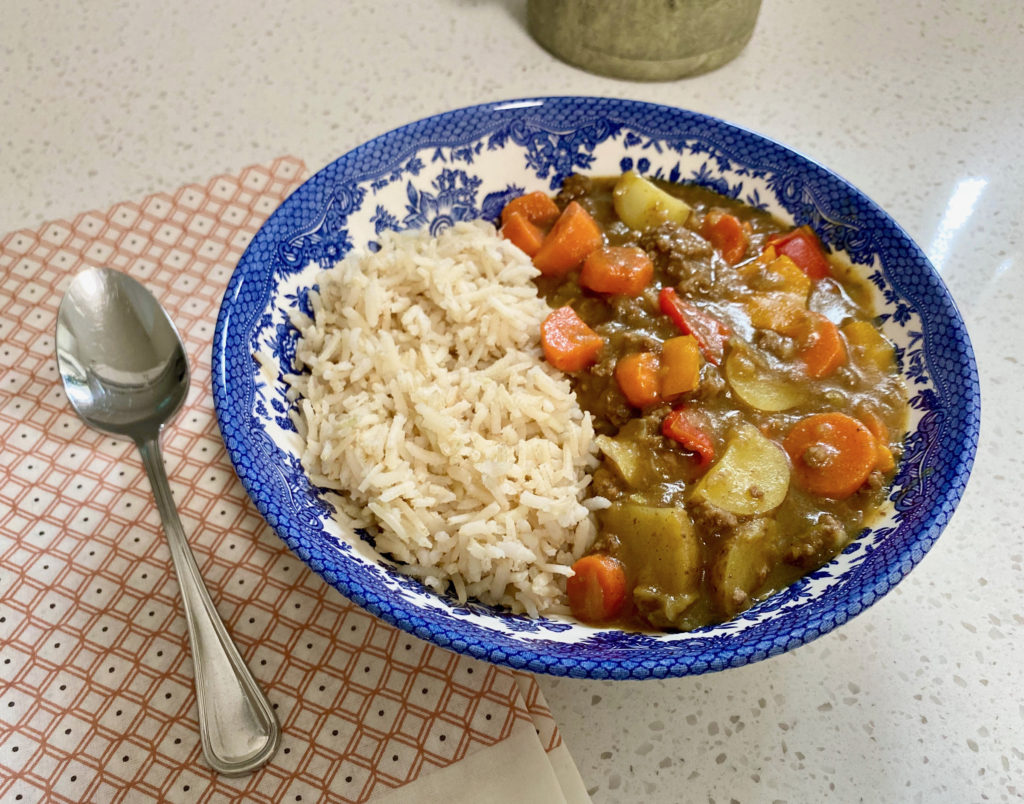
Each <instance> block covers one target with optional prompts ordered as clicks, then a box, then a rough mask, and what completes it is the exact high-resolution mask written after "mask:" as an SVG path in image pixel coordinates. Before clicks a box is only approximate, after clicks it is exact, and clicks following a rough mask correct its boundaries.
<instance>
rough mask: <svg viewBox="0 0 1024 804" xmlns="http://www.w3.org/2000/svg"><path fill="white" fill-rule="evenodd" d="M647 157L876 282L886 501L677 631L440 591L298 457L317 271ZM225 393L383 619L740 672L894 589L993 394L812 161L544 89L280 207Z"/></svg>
mask: <svg viewBox="0 0 1024 804" xmlns="http://www.w3.org/2000/svg"><path fill="white" fill-rule="evenodd" d="M630 168H636V169H637V170H639V171H640V172H641V173H644V174H649V175H654V176H658V177H661V178H664V179H669V180H672V181H682V182H695V183H697V184H701V185H704V186H707V187H710V188H712V189H714V190H717V191H718V192H720V193H723V194H725V195H728V196H730V197H732V198H737V199H739V200H741V201H744V202H746V203H748V204H752V205H754V206H757V207H760V208H762V209H766V210H769V211H771V212H772V213H774V214H775V215H777V216H778V217H780V218H781V219H783V220H786V221H789V222H791V223H793V224H795V225H802V224H810V225H811V226H812V227H813V228H814V229H815V231H816V232H817V233H818V234H819V236H820V237H821V239H822V241H823V242H824V243H825V244H826V245H827V247H828V248H829V249H830V250H831V251H833V252H836V253H838V254H840V255H841V257H842V258H845V259H846V260H848V261H849V262H850V263H852V264H853V266H854V267H855V269H856V270H857V271H858V272H859V273H860V274H861V275H862V276H863V277H866V278H868V279H869V280H870V282H871V283H872V285H873V287H874V289H875V295H876V305H877V309H878V310H879V311H880V316H879V321H880V323H881V326H882V328H883V331H884V332H885V334H886V335H887V336H888V337H889V338H890V339H891V340H892V341H893V342H894V343H895V344H896V346H897V356H898V359H899V363H900V366H901V370H902V372H903V374H904V376H905V377H906V381H907V385H908V387H909V389H910V397H911V399H910V402H911V416H910V419H911V421H910V431H909V432H908V433H907V435H906V438H905V440H904V444H905V456H904V459H903V461H902V462H901V464H900V467H899V471H898V474H897V478H896V481H895V484H894V487H893V489H892V493H891V494H890V497H889V501H888V503H887V506H886V515H885V516H884V517H883V518H882V519H881V520H879V521H878V522H876V523H875V526H874V527H872V528H870V529H867V530H865V531H864V532H863V533H862V534H861V535H860V537H859V538H858V539H856V540H855V541H854V542H852V543H851V544H850V545H849V546H848V547H847V548H846V549H845V550H844V551H843V552H842V553H841V554H840V555H839V556H838V557H837V558H836V559H835V560H833V561H832V562H830V563H829V564H827V565H826V566H824V567H822V568H821V569H820V570H818V571H816V572H813V573H811V574H810V575H808V576H806V577H804V578H803V579H801V580H800V581H798V582H796V583H795V584H793V585H792V586H791V587H789V588H788V589H785V590H783V591H781V592H780V593H778V594H776V595H774V596H772V597H770V598H768V599H766V600H764V601H762V602H761V603H759V604H757V605H756V606H754V607H753V608H751V609H749V610H748V611H746V612H743V613H742V614H741V615H740V616H739V617H737V618H736V619H734V620H732V621H730V622H727V623H724V624H721V625H716V626H711V627H707V628H702V629H700V630H697V631H694V632H692V633H686V634H647V633H629V632H623V631H620V630H616V629H609V628H594V627H590V626H585V625H581V624H580V623H577V622H575V621H573V620H571V619H570V618H561V617H545V618H539V619H530V618H527V617H523V616H519V615H512V614H510V613H508V612H502V611H497V610H494V609H492V608H489V607H486V606H482V605H479V604H474V603H472V602H470V603H468V604H463V605H460V604H459V603H458V602H457V601H455V600H454V599H446V598H442V597H438V596H437V595H434V594H432V593H430V592H428V591H426V590H425V589H424V587H423V586H422V585H421V584H420V583H419V582H418V581H415V580H413V579H411V578H408V577H406V576H404V575H402V573H401V572H400V571H398V570H397V569H396V568H395V567H394V565H393V564H392V563H391V562H390V561H388V560H387V559H385V558H382V557H381V556H380V555H378V554H377V553H376V552H375V551H374V549H373V540H372V538H371V537H370V536H369V534H367V533H366V532H365V531H361V530H359V529H357V528H356V527H355V526H354V525H353V524H352V523H351V522H350V521H349V520H348V519H347V517H345V516H344V514H343V513H341V511H340V510H338V507H337V505H336V503H337V501H338V500H337V498H336V497H334V496H333V494H332V493H330V492H326V491H323V490H321V489H318V488H316V487H314V486H312V485H311V484H310V482H309V480H308V479H307V477H306V475H305V473H304V471H303V469H302V466H301V464H300V462H299V459H298V454H299V449H300V447H299V441H298V435H297V434H296V432H295V429H294V427H293V425H292V423H291V419H290V418H289V409H290V406H291V403H290V402H289V401H288V399H287V397H286V390H287V383H286V381H285V380H284V374H285V373H287V372H289V371H290V370H291V360H292V357H293V355H294V351H295V342H296V337H297V333H296V331H295V330H294V329H293V328H292V326H291V325H290V323H289V311H291V310H296V309H297V310H307V309H308V306H307V305H308V299H307V296H308V291H309V289H310V288H311V287H312V286H313V285H314V284H315V282H316V276H317V273H318V271H319V270H320V269H321V268H323V267H326V266H329V265H330V264H332V263H333V262H335V261H336V260H338V259H339V258H340V257H342V256H343V255H344V254H345V253H347V252H348V251H349V250H350V249H352V248H353V247H356V246H358V247H365V248H373V247H374V244H375V242H376V238H377V236H378V235H379V233H380V232H381V231H383V230H385V229H409V228H417V229H419V228H425V229H429V230H430V231H432V232H439V231H442V230H443V229H445V228H446V227H448V226H451V225H452V223H454V222H455V221H460V220H467V219H473V218H479V217H483V218H488V219H492V220H493V219H495V218H496V217H497V215H498V213H499V212H500V210H501V208H502V206H503V205H504V204H505V202H506V201H507V200H508V199H509V198H511V197H513V196H515V195H519V194H521V193H523V192H528V191H531V190H537V189H542V190H545V191H554V190H556V189H557V188H558V187H559V186H560V184H561V182H562V180H563V179H564V178H565V176H567V175H568V174H570V173H573V172H584V173H589V174H591V175H612V174H616V173H619V172H621V171H624V170H627V169H630ZM213 385H214V387H213V391H214V404H215V406H216V409H217V416H218V421H219V424H220V428H221V433H222V435H223V437H224V442H225V444H226V446H227V450H228V454H229V455H230V457H231V460H232V462H233V463H234V466H235V469H236V471H237V473H238V476H239V477H240V478H241V480H242V483H243V485H244V486H245V489H246V491H247V492H248V494H249V495H250V497H251V498H252V499H253V501H254V502H255V504H256V506H257V508H258V509H259V511H260V512H261V514H262V515H263V516H264V517H265V518H266V520H267V522H269V523H270V525H271V526H272V527H273V528H274V529H275V530H276V532H277V533H278V534H279V536H280V537H281V538H282V539H283V540H284V541H285V543H286V544H287V545H288V546H289V547H290V548H291V549H292V550H293V551H294V552H295V553H296V554H297V555H298V556H299V557H300V558H301V559H302V560H303V561H304V562H306V563H307V564H308V565H309V566H310V567H311V568H312V569H313V570H315V571H316V572H317V573H319V574H320V575H321V576H322V577H323V579H324V580H325V581H326V582H327V583H329V584H331V585H332V586H333V587H334V588H336V589H337V590H338V591H340V592H341V593H342V594H344V595H346V596H347V597H349V598H350V599H352V600H353V601H354V602H355V603H357V604H358V605H360V606H362V607H364V608H365V609H367V610H368V611H370V612H371V613H373V614H374V615H376V616H378V617H380V618H382V619H384V620H386V621H387V622H389V623H391V624H393V625H395V626H397V627H398V628H401V629H403V630H405V631H407V632H409V633H411V634H415V635H416V636H419V637H421V638H423V639H426V640H429V641H431V642H433V643H435V644H437V645H441V646H443V647H446V648H450V649H451V650H455V651H458V652H461V653H465V654H469V655H471V656H475V657H477V658H480V659H484V660H487V661H491V662H496V663H498V664H503V665H508V666H511V667H515V668H523V669H527V670H530V671H534V672H543V673H552V674H556V675H566V676H574V677H589V678H615V679H625V678H631V679H642V678H656V677H669V676H682V675H688V674H696V673H704V672H708V671H712V670H720V669H724V668H727V667H737V666H740V665H744V664H747V663H749V662H753V661H757V660H759V659H764V658H767V657H769V656H773V655H776V654H778V653H781V652H783V651H786V650H790V649H792V648H794V647H797V646H799V645H802V644H804V643H806V642H809V641H810V640H812V639H814V638H816V637H818V636H820V635H822V634H824V633H827V632H828V631H830V630H832V629H833V628H835V627H836V626H838V625H841V624H842V623H844V622H846V621H847V620H849V619H850V618H851V617H853V616H854V615H856V614H858V613H859V612H861V611H863V610H864V609H865V608H867V607H868V606H870V605H871V604H872V603H874V602H875V601H877V600H878V599H879V598H881V597H882V596H883V595H885V594H886V592H888V591H889V590H890V589H892V588H893V586H895V585H896V584H897V583H898V582H899V581H900V580H901V579H902V578H903V577H904V576H905V575H906V574H907V573H908V572H909V571H910V570H911V569H912V568H913V567H914V565H916V564H917V563H918V562H919V561H920V560H921V558H922V557H923V556H924V554H925V552H927V550H928V549H929V548H930V547H931V545H932V544H933V543H934V542H935V540H936V539H937V538H938V536H939V534H940V533H941V532H942V530H943V528H944V527H945V526H946V524H947V523H948V522H949V519H950V517H951V515H952V514H953V510H954V509H955V507H956V505H957V503H958V502H959V500H960V497H961V495H962V493H963V490H964V487H965V485H966V483H967V478H968V476H969V474H970V471H971V467H972V465H973V461H974V454H975V450H976V447H977V439H978V426H979V418H980V395H979V388H978V376H977V368H976V365H975V361H974V354H973V351H972V348H971V343H970V340H969V338H968V335H967V332H966V330H965V328H964V324H963V320H962V319H961V317H960V314H959V312H958V311H957V309H956V306H955V304H954V303H953V301H952V299H951V298H950V296H949V293H948V291H947V290H946V288H945V286H944V285H943V283H942V280H941V279H940V278H939V276H938V274H937V273H936V271H935V270H934V269H933V267H932V266H931V265H930V264H929V262H928V260H927V258H926V257H925V256H924V254H923V253H922V252H921V250H920V249H919V248H918V247H917V246H916V245H915V244H914V243H913V242H912V241H911V239H910V238H909V237H908V236H907V234H906V233H905V232H904V231H903V230H902V229H901V228H900V227H899V226H898V225H897V224H896V223H895V222H894V221H893V220H892V219H891V218H890V217H889V216H888V215H886V214H885V212H883V211H882V210H881V209H879V208H878V206H877V205H875V204H874V203H873V202H872V201H870V200H869V199H867V198H866V197H864V195H863V194H861V193H860V192H859V191H857V190H856V189H855V188H853V187H851V186H850V185H849V184H848V183H846V182H845V181H843V180H842V179H840V178H839V177H837V176H836V175H835V174H833V173H831V172H829V171H828V170H826V169H825V168H823V167H821V166H820V165H818V164H816V163H814V162H813V161H810V160H808V159H807V158H805V157H803V156H801V155H799V154H796V153H794V152H793V151H791V150H789V149H787V148H785V147H783V146H782V145H779V144H778V143H775V142H773V141H771V140H768V139H766V138H764V137H762V136H759V135H757V134H753V133H751V132H748V131H745V130H743V129H740V128H738V127H736V126H733V125H730V124H728V123H725V122H722V121H720V120H716V119H713V118H710V117H706V116H704V115H700V114H696V113H694V112H689V111H684V110H681V109H675V108H670V107H666V106H658V105H654V104H649V103H642V102H637V101H630V100H618V99H610V98H579V97H562V98H535V99H522V100H515V101H508V102H503V103H490V104H485V105H480V106H474V107H469V108H465V109H458V110H455V111H451V112H446V113H444V114H441V115H437V116H436V117H431V118H428V119H425V120H420V121H418V122H415V123H411V124H409V125H407V126H404V127H402V128H399V129H396V130H394V131H391V132H389V133H387V134H384V135H382V136H380V137H377V138H376V139H373V140H371V141H369V142H367V143H365V144H363V145H361V146H359V147H358V148H355V149H354V150H352V151H350V152H349V153H347V154H345V155H344V156H342V157H340V158H339V159H338V160H336V161H335V162H333V163H332V164H330V165H328V166H327V167H325V168H324V169H323V170H321V171H320V172H319V173H317V174H316V175H315V176H313V177H312V178H311V179H310V180H309V181H307V182H306V183H305V184H304V185H302V187H300V188H299V189H298V190H297V191H296V192H295V193H294V194H293V195H292V196H291V197H289V198H288V199H287V200H286V201H285V202H284V203H283V204H282V205H281V206H280V207H279V208H278V209H277V210H276V211H275V212H274V213H273V214H272V215H271V216H270V218H269V219H268V220H267V222H266V223H265V224H264V225H263V227H262V228H261V229H260V231H259V232H258V234H257V235H256V237H255V238H254V240H253V241H252V243H251V244H250V245H249V247H248V249H247V250H246V252H245V254H244V255H243V257H242V259H241V261H240V262H239V264H238V266H237V268H236V270H235V272H234V274H233V276H232V277H231V281H230V283H229V285H228V289H227V292H226V294H225V296H224V300H223V303H222V305H221V309H220V314H219V316H218V320H217V328H216V333H215V335H214V349H213Z"/></svg>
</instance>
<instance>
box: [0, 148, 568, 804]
mask: <svg viewBox="0 0 1024 804" xmlns="http://www.w3.org/2000/svg"><path fill="white" fill-rule="evenodd" d="M305 173H306V171H305V167H304V166H303V164H302V162H300V161H299V160H297V159H295V158H291V157H284V158H281V159H278V160H276V161H275V162H273V163H272V164H270V165H266V166H256V167H252V168H249V169H247V170H244V171H243V172H242V173H241V174H239V175H238V176H220V177H217V178H215V179H213V180H212V181H210V182H208V183H207V184H206V185H205V186H200V185H190V186H186V187H183V188H181V189H180V190H178V191H177V192H175V193H171V194H163V193H161V194H157V195H153V196H150V197H149V198H146V199H145V200H144V201H142V202H141V203H123V204H118V205H117V206H115V207H113V208H112V209H110V210H109V211H108V212H106V213H102V212H87V213H84V214H82V215H79V216H78V217H77V218H75V219H74V221H72V222H66V221H55V222H52V223H49V224H47V225H45V226H43V227H41V228H39V229H38V230H37V231H29V230H23V231H18V232H14V233H12V234H10V235H8V236H6V237H5V238H4V239H3V240H2V241H0V277H2V279H0V344H2V345H0V800H2V801H12V802H13V801H22V802H31V801H60V800H69V801H76V802H77V801H89V802H106V801H131V802H145V801H168V802H174V801H181V802H207V801H211V802H212V801H226V800H248V801H268V802H270V801H273V802H292V801H295V802H298V801H302V802H314V801H339V802H340V801H385V802H392V801H395V802H398V801H402V802H404V801H417V802H420V801H424V802H429V801H446V802H458V801H472V802H478V801H487V802H500V801H515V802H520V801H538V802H558V801H569V802H577V801H586V800H588V797H587V794H586V791H585V789H584V787H583V783H582V780H581V779H580V776H579V773H578V772H577V770H576V767H575V765H574V764H573V761H572V759H571V757H570V755H569V753H568V751H567V750H566V749H565V746H564V745H563V743H562V740H561V737H560V736H559V733H558V729H557V728H556V726H555V723H554V721H553V719H552V718H551V714H550V712H549V711H548V708H547V705H546V704H545V702H544V700H543V697H542V696H541V693H540V690H539V688H538V687H537V684H536V682H535V681H534V680H533V678H532V677H531V676H529V675H527V674H523V673H517V672H513V671H510V670H506V669H503V668H498V667H494V666H492V665H488V664H484V663H481V662H478V661H475V660H473V659H471V658H468V657H464V656H459V655H457V654H454V653H450V652H448V651H445V650H442V649H440V648H437V647H434V646H432V645H430V644H428V643H426V642H423V641H421V640H419V639H417V638H415V637H412V636H409V635H407V634H405V633H402V632H400V631H398V630H396V629H394V628H392V627H390V626H388V625H386V624H384V623H382V622H380V621H379V620H376V619H375V618H373V617H372V616H370V615H369V614H367V613H366V612H364V611H363V610H362V609H359V608H358V607H356V606H354V605H352V604H350V603H349V602H348V601H347V600H346V599H345V598H343V597H342V596H341V595H340V594H338V593H337V592H336V591H334V590H333V589H331V588H330V587H328V586H327V585H326V584H325V583H324V582H323V581H321V580H320V579H319V578H318V577H317V576H316V575H315V574H313V573H312V572H311V571H309V570H308V569H307V568H306V567H305V565H304V564H303V563H302V562H301V561H299V559H298V558H296V557H295V556H294V555H292V554H291V553H290V552H289V551H288V549H287V548H286V547H285V546H284V545H283V544H282V543H281V542H280V541H279V540H278V539H277V537H276V536H275V535H274V534H273V532H272V531H271V530H270V528H269V527H268V526H267V525H266V523H265V522H264V521H263V520H262V518H261V517H260V516H259V514H258V512H257V511H256V509H255V507H254V506H253V505H252V503H251V502H250V501H249V499H248V498H247V496H246V495H245V493H244V490H243V489H242V487H241V484H240V483H239V482H238V480H237V478H236V477H235V474H234V472H233V470H232V467H231V464H230V461H229V460H228V458H227V455H226V453H225V451H224V447H223V444H222V443H221V441H220V434H219V431H218V429H217V424H216V418H215V415H214V410H213V398H212V391H211V386H210V351H211V343H212V338H213V330H214V325H215V321H216V316H217V310H218V308H219V305H220V299H221V295H222V293H223V290H224V288H225V286H226V284H227V281H228V278H229V277H230V275H231V272H232V270H233V269H234V266H235V264H236V263H237V262H238V259H239V258H240V257H241V254H242V252H243V251H244V249H245V247H246V245H247V244H248V243H249V241H250V240H251V239H252V237H253V236H254V234H255V233H256V231H257V230H258V228H259V226H260V225H261V224H262V222H263V221H264V220H265V219H266V218H267V216H268V215H269V214H270V213H271V212H272V211H273V210H274V209H275V208H276V207H277V205H278V204H279V203H280V202H281V201H282V200H283V199H284V198H285V197H286V196H287V195H288V193H289V192H291V191H292V190H293V189H294V188H295V187H297V186H298V184H299V183H300V181H301V180H302V179H303V178H304V177H305ZM86 265H105V266H108V267H111V268H115V269H118V270H121V271H125V272H127V273H129V274H131V275H132V276H134V277H135V278H136V279H138V280H140V281H141V282H143V283H144V284H145V285H146V286H147V287H148V288H149V289H150V290H151V291H153V292H154V293H155V294H156V296H157V297H158V298H159V299H160V301H161V302H162V303H163V304H164V306H165V307H167V309H168V310H169V311H170V313H171V317H172V318H173V320H174V321H175V323H176V325H177V326H178V329H179V331H180V332H181V334H182V336H183V337H184V339H185V341H186V346H187V349H188V353H189V359H190V363H191V367H192V370H193V374H192V385H191V390H190V393H189V396H188V400H187V402H186V405H185V408H184V409H183V410H182V412H181V413H179V415H178V416H177V418H176V419H175V420H174V422H173V423H172V424H171V426H170V427H168V428H167V429H166V430H165V433H164V437H163V446H164V451H165V459H166V463H167V470H168V475H169V477H170V481H171V486H172V489H173V490H174V495H175V500H176V502H177V505H178V509H179V512H180V514H181V519H182V522H183V524H184V526H185V530H186V533H187V534H188V535H189V539H190V542H191V544H192V547H193V550H194V552H195V554H196V559H197V561H198V563H199V567H200V569H201V571H202V573H203V576H204V578H205V579H206V583H207V586H208V587H209V590H210V593H211V596H212V597H213V599H214V601H215V603H216V604H217V608H218V610H219V611H220V613H221V615H222V616H223V617H224V620H225V622H226V624H227V626H228V630H229V631H230V632H231V634H232V635H233V636H234V638H235V641H236V642H237V644H238V646H239V649H240V650H241V652H242V654H243V656H244V657H245V659H246V661H247V663H248V664H249V666H250V668H251V669H252V671H253V673H254V675H255V676H256V678H257V680H258V681H259V683H260V684H261V686H262V687H263V688H264V690H266V692H267V694H268V697H269V698H270V701H271V702H272V704H273V705H274V708H275V710H276V711H277V716H278V719H279V720H280V721H281V724H282V727H283V730H284V737H283V741H282V743H281V748H280V750H279V751H278V754H277V755H276V757H275V758H274V759H273V760H272V761H271V763H270V764H269V765H268V766H267V767H265V768H263V769H261V770H260V771H258V772H256V773H254V774H252V775H251V776H248V777H243V778H241V779H226V778H223V777H219V776H217V775H215V774H213V773H212V772H211V771H210V770H209V769H208V768H207V767H206V765H205V763H204V761H203V758H202V753H201V747H200V744H199V737H198V723H197V721H196V705H195V699H194V695H193V689H192V678H193V675H192V673H193V671H192V663H191V658H190V656H189V653H188V640H187V635H186V631H185V620H184V614H183V612H182V609H181V606H180V603H179V597H178V589H177V584H176V582H175V580H174V578H173V575H172V573H171V565H170V557H169V553H168V549H167V546H166V544H165V541H164V537H163V534H162V531H161V528H160V521H159V517H158V515H157V513H156V509H155V507H154V505H153V502H152V499H151V496H150V492H149V486H148V483H147V480H146V476H145V473H144V471H143V469H142V466H141V463H140V461H139V458H138V455H137V452H136V450H135V447H134V446H133V445H132V444H131V443H130V442H128V441H123V440H118V439H114V438H111V437H109V436H105V435H103V434H101V433H98V432H95V431H93V430H90V429H88V428H86V427H85V426H84V425H83V424H82V423H81V422H80V421H79V420H78V419H77V417H76V416H75V414H74V413H73V411H72V410H71V408H70V406H69V404H68V402H67V400H66V398H65V396H64V394H63V391H62V390H61V388H60V382H59V378H58V375H57V368H56V359H55V357H54V344H53V336H54V326H55V322H56V312H57V307H58V305H59V303H60V297H61V295H62V294H63V290H64V288H65V287H66V285H67V282H68V278H69V277H70V275H71V274H73V273H74V272H75V271H77V270H79V269H80V268H82V267H84V266H86Z"/></svg>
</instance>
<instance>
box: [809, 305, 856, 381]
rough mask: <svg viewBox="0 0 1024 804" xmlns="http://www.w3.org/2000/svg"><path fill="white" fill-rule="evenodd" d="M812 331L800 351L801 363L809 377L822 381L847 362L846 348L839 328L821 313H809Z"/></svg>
mask: <svg viewBox="0 0 1024 804" xmlns="http://www.w3.org/2000/svg"><path fill="white" fill-rule="evenodd" d="M809 315H810V318H811V331H810V335H809V336H808V338H807V341H806V345H805V346H804V347H803V348H802V349H801V350H800V354H799V357H800V361H801V362H802V363H803V364H804V369H805V371H806V372H807V375H808V376H809V377H814V378H815V379H821V378H822V377H827V376H828V375H829V374H831V373H832V372H834V371H835V370H836V369H837V368H839V367H840V366H841V365H843V363H845V362H846V346H845V345H844V344H843V336H842V335H840V334H839V327H837V326H836V325H835V324H833V323H832V322H831V321H829V320H828V319H827V318H825V316H823V315H822V314H821V313H815V312H811V313H809Z"/></svg>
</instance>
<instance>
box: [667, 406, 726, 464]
mask: <svg viewBox="0 0 1024 804" xmlns="http://www.w3.org/2000/svg"><path fill="white" fill-rule="evenodd" d="M661 434H662V435H663V436H665V437H666V438H671V439H672V440H673V441H675V442H676V443H678V444H680V445H681V446H683V447H684V448H686V449H688V450H689V451H690V452H692V453H694V454H695V455H696V456H697V460H698V465H699V466H700V467H701V468H702V469H706V468H707V467H709V466H710V465H711V462H712V461H713V460H714V459H715V443H714V442H713V441H712V440H711V436H710V435H709V433H708V424H707V421H706V418H705V417H704V415H703V414H701V413H700V412H699V411H696V410H694V409H693V408H686V407H679V408H676V409H675V410H673V411H672V412H671V413H669V414H668V415H667V416H666V417H665V418H664V419H662V422H661Z"/></svg>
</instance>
